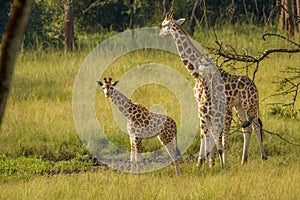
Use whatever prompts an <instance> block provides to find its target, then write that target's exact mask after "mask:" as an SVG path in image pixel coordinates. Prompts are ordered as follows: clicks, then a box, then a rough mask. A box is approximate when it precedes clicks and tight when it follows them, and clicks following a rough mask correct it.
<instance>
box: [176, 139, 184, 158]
mask: <svg viewBox="0 0 300 200" xmlns="http://www.w3.org/2000/svg"><path fill="white" fill-rule="evenodd" d="M175 146H176V160H177V159H182V155H181V151H180V149H179V148H178V145H177V134H176V136H175Z"/></svg>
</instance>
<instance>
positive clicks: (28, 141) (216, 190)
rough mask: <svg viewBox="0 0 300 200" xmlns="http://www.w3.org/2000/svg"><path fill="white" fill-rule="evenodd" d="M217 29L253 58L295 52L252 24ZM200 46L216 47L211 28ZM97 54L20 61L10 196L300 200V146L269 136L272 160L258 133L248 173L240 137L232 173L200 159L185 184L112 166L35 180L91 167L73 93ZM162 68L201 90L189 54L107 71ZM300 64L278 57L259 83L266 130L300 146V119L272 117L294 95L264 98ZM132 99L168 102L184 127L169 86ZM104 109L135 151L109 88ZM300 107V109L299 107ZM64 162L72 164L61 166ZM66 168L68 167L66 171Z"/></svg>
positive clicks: (231, 154) (233, 141)
mask: <svg viewBox="0 0 300 200" xmlns="http://www.w3.org/2000/svg"><path fill="white" fill-rule="evenodd" d="M216 31H217V34H218V36H219V38H220V40H221V41H224V43H228V44H232V46H234V47H236V48H237V49H241V48H245V49H247V51H248V52H249V53H253V54H256V53H260V52H262V51H263V50H264V49H266V48H270V47H274V46H277V45H278V46H280V45H285V44H282V43H281V41H278V40H276V41H275V42H272V43H270V42H265V41H261V39H260V38H259V36H260V35H261V33H263V32H264V31H266V29H265V28H257V27H249V26H242V27H229V28H223V29H221V28H218V29H217V30H216ZM195 39H196V40H197V41H199V42H200V43H202V44H203V45H204V46H212V45H214V43H213V39H214V38H213V36H212V31H211V30H201V31H200V32H198V33H197V34H196V35H195ZM83 43H84V42H82V44H83ZM88 53H89V52H88V50H85V49H84V48H82V49H80V50H78V51H76V52H73V53H64V52H60V51H49V52H44V51H34V52H22V53H21V54H20V55H19V58H18V61H17V63H16V67H15V72H14V77H13V84H12V88H11V89H12V90H11V92H10V97H9V100H8V104H7V109H6V112H5V116H4V120H3V123H2V125H1V132H0V155H1V156H2V157H1V162H0V163H6V164H7V165H1V166H0V173H2V175H3V174H4V175H5V176H0V177H1V178H2V180H1V181H0V190H1V191H2V192H1V193H0V199H32V198H36V199H83V198H84V199H92V198H101V199H102V198H103V199H104V198H105V199H120V198H122V199H150V198H151V199H199V198H202V199H220V198H222V199H253V198H261V199H287V198H289V199H297V197H299V196H300V193H299V189H298V188H299V186H300V185H299V178H300V173H299V157H300V151H299V148H298V147H295V146H291V145H289V144H287V143H285V142H283V141H282V140H280V139H279V138H278V137H276V136H274V135H268V134H265V135H264V146H265V149H266V151H267V154H268V156H269V160H268V161H266V162H262V161H261V160H260V154H259V149H258V144H257V142H256V138H255V136H254V135H252V137H251V142H250V147H249V163H248V164H246V165H245V166H240V161H241V154H242V145H243V144H242V141H243V136H242V134H241V133H239V132H235V133H232V134H231V135H230V136H229V150H228V156H227V164H226V168H225V169H224V170H223V171H220V170H219V165H218V164H216V166H215V167H214V168H213V169H206V168H201V169H197V168H196V167H195V163H193V162H192V163H184V164H182V165H181V166H182V168H183V170H182V171H183V176H182V177H180V178H176V177H175V173H174V168H173V166H169V167H166V168H165V169H162V170H160V171H156V172H152V173H147V174H141V175H132V174H122V173H119V172H115V171H113V170H110V169H109V170H100V171H99V172H98V173H92V172H88V173H83V174H76V175H75V174H72V175H58V176H51V177H47V176H45V175H43V176H38V175H34V174H35V173H34V171H36V173H38V174H39V173H40V172H42V171H44V170H49V169H53V165H54V168H55V167H56V168H57V167H58V166H59V167H60V168H64V167H66V168H69V167H70V168H85V167H86V165H84V166H82V165H80V164H78V160H80V159H81V158H83V157H84V156H85V155H86V154H88V152H87V150H86V148H85V146H83V145H82V142H81V141H80V138H79V136H78V134H77V131H76V129H75V125H74V122H73V118H72V92H73V85H74V82H75V78H76V73H77V70H78V69H79V66H80V64H81V63H82V62H83V60H84V58H85V57H86V56H87V55H88ZM152 62H156V63H161V64H165V65H167V66H170V67H172V68H173V69H175V70H177V71H178V72H180V73H181V74H183V76H184V77H187V79H188V80H189V83H190V85H191V86H193V83H194V81H193V80H192V78H190V75H189V74H188V72H187V71H186V70H185V68H184V67H183V65H182V63H181V61H180V59H179V57H178V56H176V55H170V54H168V53H166V52H161V51H151V50H140V51H135V52H131V53H129V54H127V55H124V56H122V57H120V58H119V59H118V60H116V61H115V62H114V63H113V64H112V67H110V68H109V69H108V70H107V71H105V72H104V74H103V77H104V76H106V77H108V76H109V77H112V78H113V79H114V80H118V79H119V78H120V77H122V75H123V74H124V73H126V72H127V71H129V70H130V69H132V68H134V67H136V66H139V65H142V64H148V63H152ZM298 63H300V57H299V55H290V56H287V55H283V54H281V55H280V54H274V55H271V56H270V57H269V58H267V59H266V60H265V61H263V63H261V65H260V69H259V71H258V74H257V76H256V79H255V83H256V85H257V87H258V89H259V92H260V100H261V101H260V116H261V119H262V121H263V123H264V128H265V129H267V130H270V131H272V132H276V133H280V134H281V135H282V136H283V137H285V138H287V139H289V140H291V141H295V142H298V143H300V133H299V130H300V125H299V118H298V119H297V118H296V119H287V118H282V117H279V116H276V115H272V112H271V111H270V109H271V107H270V106H269V105H268V104H269V103H271V102H278V101H288V100H289V98H290V97H289V96H278V97H273V98H268V99H266V100H264V101H262V100H263V99H265V98H266V97H268V96H270V95H271V94H273V93H274V91H275V90H276V87H277V86H276V84H273V83H272V82H274V81H276V80H277V78H276V76H282V75H283V74H282V73H283V72H282V70H284V69H285V67H286V66H290V67H299V65H298ZM238 66H243V65H239V64H238ZM227 70H228V71H231V72H233V73H243V74H244V73H245V71H244V70H243V69H242V70H237V71H234V70H233V68H230V67H228V68H227ZM103 77H99V78H103ZM137 78H138V77H137ZM95 81H96V80H95ZM120 84H122V83H120ZM124 84H125V83H124ZM132 99H133V100H134V101H135V102H139V103H142V104H144V105H146V106H147V107H150V108H151V107H152V106H153V105H155V104H160V105H162V106H163V107H164V111H165V112H166V113H167V114H168V115H170V116H171V117H172V118H174V119H175V121H176V122H177V123H180V116H179V114H178V113H179V112H180V109H179V108H178V106H179V105H178V102H176V98H174V94H172V92H170V91H169V90H168V89H167V88H164V87H161V86H159V85H155V84H150V85H146V86H143V87H140V88H138V90H136V91H135V92H134V93H133V95H132ZM174 99H175V100H174ZM95 107H96V111H97V118H98V120H99V123H101V125H103V127H104V129H105V132H106V133H108V134H107V137H108V138H109V139H110V140H112V141H113V142H114V143H115V144H116V145H118V146H119V147H121V148H123V149H125V150H129V138H128V135H127V134H125V133H124V131H122V130H120V129H119V128H118V126H116V124H114V122H113V116H112V114H111V113H112V112H111V102H110V101H109V100H108V99H106V98H105V97H104V95H103V94H102V91H101V90H100V88H99V89H98V88H97V94H96V98H95ZM296 107H297V109H299V108H300V104H299V101H298V102H297V104H296ZM157 148H160V144H159V143H158V142H157V140H156V139H152V140H149V141H145V143H144V151H153V150H155V149H157ZM198 149H199V135H197V137H196V138H195V140H194V141H193V143H192V145H191V146H190V148H189V150H188V153H187V154H190V156H194V157H197V153H198ZM32 159H33V160H32ZM72 159H73V162H72V161H70V160H72ZM63 160H67V161H64V162H61V161H63ZM68 160H69V161H68ZM59 162H61V163H63V164H61V163H60V164H57V163H59ZM67 163H69V165H68V164H67ZM70 163H71V166H70ZM217 163H218V162H217ZM34 169H36V170H34ZM10 173H11V176H13V175H16V174H19V175H20V176H15V177H16V178H7V177H9V176H10ZM26 173H28V174H30V175H28V174H27V175H26ZM21 174H24V176H21Z"/></svg>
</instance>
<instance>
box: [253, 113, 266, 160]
mask: <svg viewBox="0 0 300 200" xmlns="http://www.w3.org/2000/svg"><path fill="white" fill-rule="evenodd" d="M252 126H253V129H254V131H255V134H256V137H257V141H258V145H259V150H260V154H261V158H262V159H263V160H267V155H266V153H265V150H264V147H263V138H262V122H261V121H260V119H259V118H255V119H254V120H253V122H252Z"/></svg>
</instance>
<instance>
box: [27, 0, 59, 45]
mask: <svg viewBox="0 0 300 200" xmlns="http://www.w3.org/2000/svg"><path fill="white" fill-rule="evenodd" d="M62 6H63V5H62V3H61V2H60V1H43V0H38V1H34V5H33V8H32V11H31V16H30V19H29V22H28V25H27V29H26V32H25V36H24V48H25V49H36V48H38V47H39V48H43V49H44V48H49V47H52V48H56V49H60V48H62V47H63V40H64V38H63V33H64V28H63V27H64V21H63V19H64V17H63V7H62Z"/></svg>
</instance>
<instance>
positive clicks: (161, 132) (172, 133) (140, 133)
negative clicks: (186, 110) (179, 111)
mask: <svg viewBox="0 0 300 200" xmlns="http://www.w3.org/2000/svg"><path fill="white" fill-rule="evenodd" d="M97 83H98V85H99V86H100V87H102V89H103V92H104V94H105V96H106V97H107V98H109V99H111V101H112V102H113V103H114V104H115V106H116V107H117V108H118V109H119V111H120V112H121V113H122V114H123V115H124V116H125V117H126V118H127V132H128V134H129V136H130V144H131V155H130V162H131V172H132V173H134V172H135V173H139V164H140V162H141V161H140V159H139V154H140V153H142V140H143V139H146V138H152V137H155V136H157V138H158V140H159V141H160V142H161V144H162V145H163V146H164V147H165V149H166V151H167V153H168V154H169V156H170V157H171V159H172V162H173V164H174V166H175V171H176V175H177V176H179V175H180V174H181V173H180V168H179V163H178V161H177V157H178V155H179V156H181V154H180V151H179V149H178V147H177V127H176V123H175V121H174V120H173V119H172V118H171V117H169V116H167V115H164V114H159V113H154V112H151V111H149V110H148V109H147V108H146V107H145V106H143V105H141V104H138V103H134V102H133V101H132V100H131V99H129V98H127V97H126V96H125V95H123V94H122V93H121V92H119V91H118V90H117V89H115V88H114V86H116V85H117V84H118V81H115V82H112V79H111V78H109V79H106V78H104V81H103V82H101V81H97Z"/></svg>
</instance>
